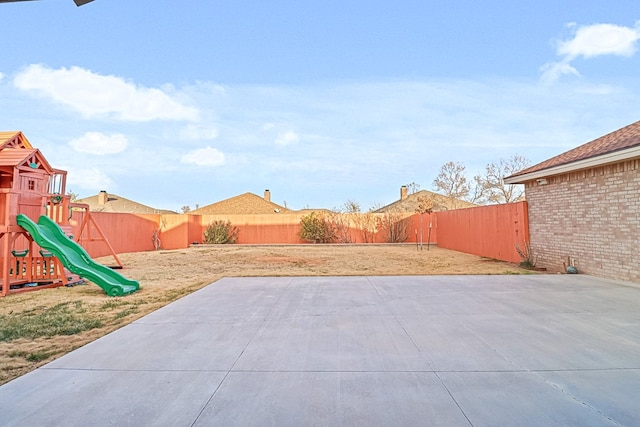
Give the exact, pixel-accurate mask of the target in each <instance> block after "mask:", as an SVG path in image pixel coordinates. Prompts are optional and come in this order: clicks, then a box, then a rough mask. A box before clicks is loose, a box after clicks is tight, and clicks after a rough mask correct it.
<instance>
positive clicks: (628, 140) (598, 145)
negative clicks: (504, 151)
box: [511, 121, 640, 177]
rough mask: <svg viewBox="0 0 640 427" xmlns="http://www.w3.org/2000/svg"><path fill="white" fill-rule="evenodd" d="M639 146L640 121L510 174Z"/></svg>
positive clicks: (539, 169)
mask: <svg viewBox="0 0 640 427" xmlns="http://www.w3.org/2000/svg"><path fill="white" fill-rule="evenodd" d="M636 146H640V121H637V122H635V123H632V124H630V125H628V126H625V127H623V128H622V129H618V130H616V131H614V132H611V133H609V134H607V135H605V136H602V137H600V138H597V139H594V140H593V141H591V142H587V143H586V144H583V145H581V146H579V147H576V148H574V149H572V150H569V151H566V152H564V153H562V154H559V155H557V156H555V157H552V158H550V159H548V160H545V161H544V162H541V163H538V164H537V165H534V166H531V167H529V168H527V169H524V170H521V171H520V172H518V173H515V174H513V175H511V176H512V177H517V176H521V175H525V174H529V173H532V172H538V171H543V170H545V169H549V168H552V167H556V166H562V165H566V164H569V163H573V162H577V161H580V160H587V159H590V158H593V157H598V156H602V155H604V154H610V153H613V152H616V151H620V150H624V149H627V148H632V147H636Z"/></svg>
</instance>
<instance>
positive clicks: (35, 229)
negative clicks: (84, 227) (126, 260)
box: [17, 214, 140, 296]
mask: <svg viewBox="0 0 640 427" xmlns="http://www.w3.org/2000/svg"><path fill="white" fill-rule="evenodd" d="M17 221H18V225H19V226H20V227H22V228H24V229H25V230H27V231H28V232H29V234H31V237H32V238H33V240H34V241H35V242H36V243H37V244H38V245H39V246H40V247H41V248H42V249H45V250H47V251H49V252H51V253H52V254H53V255H55V256H56V257H57V258H58V259H59V260H60V261H61V262H62V265H64V266H65V267H66V268H67V269H68V270H69V271H71V272H72V273H74V274H77V275H78V276H80V277H84V278H85V279H89V280H91V281H92V282H93V283H95V284H96V285H98V286H100V287H101V288H102V289H104V291H105V292H106V293H107V295H109V296H122V295H128V294H132V293H134V292H135V291H137V290H138V289H140V284H139V283H138V282H137V281H135V280H130V279H127V278H126V277H124V276H122V275H121V274H119V273H118V272H117V271H113V270H112V269H111V268H109V267H105V266H104V265H102V264H98V263H97V262H95V261H94V260H93V259H91V257H90V256H89V254H88V253H87V251H85V250H84V248H83V247H82V246H80V245H79V244H77V243H76V242H74V241H73V240H72V239H70V238H69V237H68V236H67V235H66V234H65V233H64V231H62V229H61V228H60V226H59V225H58V224H56V223H55V222H54V221H53V220H51V219H50V218H49V217H47V216H45V215H43V216H41V217H40V218H39V219H38V223H37V224H36V223H35V222H33V221H32V220H31V219H30V218H29V217H28V216H26V215H23V214H19V215H18V216H17Z"/></svg>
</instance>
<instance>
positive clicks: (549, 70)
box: [540, 62, 580, 84]
mask: <svg viewBox="0 0 640 427" xmlns="http://www.w3.org/2000/svg"><path fill="white" fill-rule="evenodd" d="M540 71H541V72H542V77H541V80H542V82H543V83H545V84H549V83H553V82H555V81H556V80H558V79H559V78H560V77H562V76H563V75H574V76H580V73H579V72H578V70H576V69H575V68H574V67H572V66H571V65H569V63H568V62H550V63H548V64H544V65H543V66H542V67H540Z"/></svg>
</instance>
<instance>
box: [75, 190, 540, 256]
mask: <svg viewBox="0 0 640 427" xmlns="http://www.w3.org/2000/svg"><path fill="white" fill-rule="evenodd" d="M307 214H308V213H306V212H305V213H291V214H268V215H191V214H182V215H178V214H174V215H159V214H158V215H155V214H154V215H140V214H128V213H107V212H92V213H91V215H92V217H93V219H94V220H95V222H96V223H97V224H98V226H99V227H100V229H101V230H102V232H103V233H104V235H105V236H106V237H107V238H108V239H109V242H110V243H111V245H112V247H113V248H114V250H115V251H116V252H117V253H124V252H142V251H151V250H154V249H155V246H154V236H157V237H158V238H159V243H160V247H161V248H162V249H184V248H187V247H189V246H190V245H192V244H195V243H202V240H203V236H204V231H205V229H206V228H207V226H208V225H209V224H210V223H212V222H213V221H215V220H223V221H230V222H231V224H232V225H234V226H235V227H237V228H238V229H239V230H240V233H239V234H238V241H237V243H238V244H300V243H306V242H304V241H302V240H300V238H299V237H298V233H299V231H300V220H301V218H302V217H303V216H304V215H307ZM81 215H82V214H81V213H80V212H74V214H73V217H72V219H71V225H72V227H73V231H74V234H76V235H77V233H78V230H79V225H80V224H81V223H82V218H81ZM354 215H356V214H354ZM366 215H369V220H371V221H372V224H378V227H377V229H376V227H373V228H371V229H369V230H368V231H367V232H366V233H364V232H363V226H362V224H361V223H357V221H356V219H353V221H354V222H351V223H350V226H349V227H347V228H346V229H345V233H347V234H348V238H349V241H350V242H351V243H386V242H387V237H386V233H385V230H384V229H381V228H380V227H379V224H380V222H379V221H378V220H380V219H383V218H384V217H383V215H384V214H366ZM371 215H373V216H371ZM399 221H401V223H402V228H403V229H404V231H405V232H406V234H407V236H408V238H407V240H406V241H405V243H416V242H423V244H424V245H426V244H427V240H428V239H430V242H431V243H436V242H437V244H438V246H440V247H444V248H447V249H453V250H457V251H461V252H467V253H471V254H475V255H480V256H485V257H488V258H495V259H500V260H504V261H511V262H517V261H519V257H518V256H517V253H516V251H515V244H516V243H518V244H520V245H522V243H523V241H524V240H527V239H528V235H529V233H528V223H527V209H526V203H525V202H521V203H513V204H508V205H495V206H483V207H477V208H470V209H459V210H454V211H444V212H437V213H433V214H431V215H426V214H425V215H423V217H422V219H421V217H420V215H419V214H413V215H411V214H407V215H405V216H404V217H402V218H401V219H399ZM429 231H430V233H429ZM97 234H98V233H96V232H95V230H93V231H92V230H91V229H90V228H89V230H85V231H84V232H83V235H82V236H80V237H81V244H82V246H83V247H84V248H85V249H86V250H87V252H88V253H89V254H90V255H91V256H92V257H99V256H105V255H109V250H108V248H107V247H106V245H104V242H102V241H100V239H97V238H96V237H97Z"/></svg>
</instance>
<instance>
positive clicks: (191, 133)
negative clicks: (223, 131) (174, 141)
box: [180, 124, 218, 140]
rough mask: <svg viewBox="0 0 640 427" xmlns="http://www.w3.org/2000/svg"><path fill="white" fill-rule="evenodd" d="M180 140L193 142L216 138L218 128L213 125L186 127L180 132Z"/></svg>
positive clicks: (191, 125)
mask: <svg viewBox="0 0 640 427" xmlns="http://www.w3.org/2000/svg"><path fill="white" fill-rule="evenodd" d="M180 137H181V138H182V139H187V140H189V139H191V140H193V139H195V140H211V139H216V138H217V137H218V128H217V127H215V126H213V125H208V126H207V125H194V124H190V125H188V126H186V127H185V128H184V129H182V131H181V132H180Z"/></svg>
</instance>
